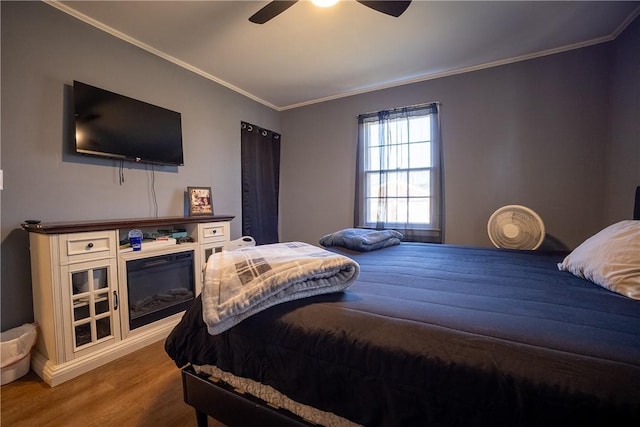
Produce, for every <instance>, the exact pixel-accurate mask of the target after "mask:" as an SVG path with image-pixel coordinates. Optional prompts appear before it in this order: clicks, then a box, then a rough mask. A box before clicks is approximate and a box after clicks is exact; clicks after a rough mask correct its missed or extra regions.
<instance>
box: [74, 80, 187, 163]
mask: <svg viewBox="0 0 640 427" xmlns="http://www.w3.org/2000/svg"><path fill="white" fill-rule="evenodd" d="M73 102H74V114H75V149H76V152H77V153H81V154H88V155H93V156H102V157H109V158H112V159H121V160H129V161H133V162H143V163H155V164H160V165H175V166H182V165H184V156H183V152H182V116H181V115H180V113H177V112H175V111H171V110H167V109H166V108H162V107H158V106H155V105H152V104H148V103H146V102H143V101H138V100H136V99H133V98H129V97H127V96H124V95H119V94H117V93H113V92H109V91H107V90H104V89H100V88H97V87H94V86H91V85H88V84H86V83H81V82H78V81H74V82H73Z"/></svg>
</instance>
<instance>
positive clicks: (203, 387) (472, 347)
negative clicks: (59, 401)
mask: <svg viewBox="0 0 640 427" xmlns="http://www.w3.org/2000/svg"><path fill="white" fill-rule="evenodd" d="M636 219H640V218H636ZM626 223H630V224H631V226H633V227H636V226H637V221H627V222H626ZM636 228H637V227H636ZM578 249H579V248H578ZM331 250H332V251H335V252H339V253H342V254H344V255H346V256H348V257H349V258H351V259H353V260H355V261H356V262H357V263H358V265H359V267H360V274H359V277H358V279H357V281H356V282H355V283H353V284H352V285H351V286H350V287H349V288H348V289H347V290H346V291H344V292H333V293H328V294H322V295H316V296H312V297H307V298H302V299H298V300H293V301H288V302H284V303H281V304H278V305H275V306H273V307H270V308H267V309H265V310H262V311H260V312H258V313H255V314H253V315H252V316H250V317H248V318H246V319H244V320H243V321H241V322H240V323H238V324H237V325H235V326H233V327H231V328H230V329H228V330H226V331H224V332H222V333H219V334H216V335H211V334H209V333H208V331H207V326H206V325H205V323H204V322H203V314H202V304H200V303H199V302H200V300H197V302H196V303H195V304H194V305H193V306H192V307H191V308H190V309H189V310H188V311H187V312H186V313H185V315H184V317H183V319H182V320H181V322H180V323H179V324H178V325H177V326H176V328H175V329H174V330H173V332H172V333H171V335H170V336H169V337H168V339H167V341H166V344H165V348H166V350H167V353H168V354H169V355H170V357H171V358H172V359H174V361H175V362H176V365H177V366H178V367H180V368H181V369H182V376H183V387H184V399H185V402H186V403H188V404H190V405H192V406H193V407H194V408H195V410H196V416H197V418H198V425H199V426H205V425H207V415H211V416H213V417H214V418H215V419H217V420H219V421H221V422H223V423H225V424H226V425H230V426H251V425H260V426H267V425H273V426H287V425H292V426H294V425H298V426H303V425H306V426H308V425H316V424H321V425H328V426H333V425H335V426H352V425H365V426H442V425H446V426H455V425H464V426H469V425H478V426H485V425H486V426H495V425H509V426H513V425H522V426H528V425H532V426H533V425H536V426H537V425H634V426H635V425H640V424H639V423H640V301H638V300H637V299H634V298H630V297H628V296H626V295H622V294H620V293H618V292H613V291H612V290H610V289H606V288H605V287H603V286H599V285H596V284H594V283H593V282H592V281H591V280H586V279H584V278H581V277H578V275H576V274H573V273H572V272H571V271H561V270H560V269H559V268H558V264H562V263H563V262H564V261H565V260H566V259H567V257H566V255H567V254H566V253H556V252H541V251H535V252H532V251H516V250H500V249H488V248H475V247H462V246H452V245H434V244H420V243H408V242H403V243H400V244H398V245H393V246H389V247H385V248H382V249H379V250H373V251H368V252H355V251H350V250H346V249H341V248H331ZM574 252H576V255H577V252H578V251H577V249H576V251H574ZM631 256H632V267H633V263H634V262H635V261H637V265H635V267H636V273H632V274H637V269H638V268H640V253H639V254H638V257H637V258H634V256H635V255H634V254H632V255H631ZM637 277H638V276H636V279H637ZM265 390H266V391H265ZM273 394H275V395H276V396H275V398H274V396H273ZM272 399H275V400H276V401H277V402H278V403H275V404H274V403H273V401H272Z"/></svg>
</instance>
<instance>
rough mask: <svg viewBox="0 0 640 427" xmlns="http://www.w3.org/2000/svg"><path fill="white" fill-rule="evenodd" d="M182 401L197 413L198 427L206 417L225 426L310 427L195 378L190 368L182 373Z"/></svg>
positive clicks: (204, 426) (262, 403) (222, 385)
mask: <svg viewBox="0 0 640 427" xmlns="http://www.w3.org/2000/svg"><path fill="white" fill-rule="evenodd" d="M182 390H183V392H184V401H185V402H186V403H187V404H189V405H191V406H193V407H194V408H195V410H196V419H197V420H198V427H207V425H208V424H207V423H208V416H211V417H213V418H214V419H216V420H217V421H220V422H222V423H224V424H226V425H228V426H243V427H251V426H261V427H310V426H314V425H315V424H310V423H308V422H306V421H305V420H303V419H302V418H300V417H298V416H297V415H295V414H293V413H292V412H289V411H287V410H284V409H279V408H275V407H273V406H270V405H269V404H267V403H266V402H265V401H263V400H261V399H258V398H257V397H254V396H251V395H250V394H243V393H239V392H238V391H236V390H234V389H233V387H231V386H230V385H228V384H226V383H224V382H220V383H216V382H213V381H211V380H210V379H208V377H207V376H203V375H198V374H197V373H196V372H195V371H194V369H193V367H191V366H187V367H185V368H183V369H182Z"/></svg>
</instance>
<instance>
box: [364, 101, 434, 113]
mask: <svg viewBox="0 0 640 427" xmlns="http://www.w3.org/2000/svg"><path fill="white" fill-rule="evenodd" d="M434 104H435V105H437V106H438V107H439V106H441V105H442V103H441V102H439V101H432V102H425V103H422V104H413V105H407V106H405V107H395V108H386V109H383V110H378V111H369V112H368V113H360V114H358V116H364V115H367V114H376V113H379V112H380V111H389V112H393V111H398V110H402V109H403V108H415V107H426V106H428V105H434Z"/></svg>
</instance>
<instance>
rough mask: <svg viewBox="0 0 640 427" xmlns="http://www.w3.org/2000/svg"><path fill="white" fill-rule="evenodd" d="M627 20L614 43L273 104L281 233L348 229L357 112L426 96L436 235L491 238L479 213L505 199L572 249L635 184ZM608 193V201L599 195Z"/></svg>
mask: <svg viewBox="0 0 640 427" xmlns="http://www.w3.org/2000/svg"><path fill="white" fill-rule="evenodd" d="M639 23H640V20H638V19H636V22H635V25H634V26H632V27H629V28H628V30H627V32H628V33H632V34H633V35H630V34H629V35H628V34H625V37H624V40H625V41H624V42H621V43H620V45H616V43H615V42H614V43H606V44H600V45H596V46H591V47H588V48H583V49H579V50H574V51H570V52H565V53H561V54H556V55H552V56H547V57H543V58H538V59H533V60H529V61H524V62H519V63H514V64H510V65H504V66H500V67H496V68H490V69H486V70H482V71H476V72H472V73H467V74H461V75H457V76H451V77H446V78H441V79H436V80H430V81H424V82H419V83H414V84H410V85H405V86H401V87H397V88H391V89H387V90H381V91H377V92H372V93H366V94H361V95H356V96H352V97H349V98H343V99H339V100H334V101H329V102H324V103H321V104H316V105H310V106H307V107H303V108H298V109H294V110H289V111H285V112H283V114H282V132H283V135H284V137H283V142H282V143H283V149H282V172H281V176H282V184H281V206H282V214H281V218H280V221H281V226H282V236H281V237H282V239H284V240H302V241H307V242H310V243H317V242H318V239H319V238H320V237H321V236H323V235H324V234H326V233H329V232H332V231H335V230H337V229H340V228H344V227H350V226H352V224H353V198H354V188H353V187H354V184H353V183H354V179H355V178H354V177H355V151H356V139H357V123H356V117H357V115H358V114H360V113H365V112H370V111H377V110H380V109H384V108H391V107H400V106H406V105H412V104H417V103H423V102H429V101H440V102H441V103H442V115H441V118H442V133H443V144H444V173H445V179H444V182H445V210H446V215H445V218H446V226H445V241H446V243H452V244H465V245H479V246H491V243H490V241H489V238H488V236H487V232H486V223H487V220H488V218H489V216H490V215H491V213H492V212H493V211H494V210H495V209H497V208H499V207H500V206H503V205H506V204H523V205H526V206H529V207H531V208H532V209H534V210H535V211H536V212H538V213H539V214H540V216H541V217H542V219H543V220H544V222H545V225H546V228H547V232H548V234H549V235H550V238H549V241H548V242H545V244H546V245H551V247H557V246H556V245H553V244H552V243H554V241H556V240H559V241H560V243H562V244H563V245H565V246H567V247H568V248H573V247H575V246H577V245H578V244H579V243H581V242H582V241H583V240H584V239H585V238H587V237H588V236H590V235H592V234H593V233H594V232H596V231H598V230H600V229H601V228H603V227H604V226H605V225H608V224H609V223H611V222H614V221H617V220H620V219H625V218H630V216H631V209H632V197H633V189H634V188H635V186H636V185H638V184H640V176H639V174H640V167H639V165H640V162H639V161H638V135H639V134H638V128H637V123H634V124H633V125H632V124H631V121H632V117H635V118H636V119H637V117H638V113H639V111H640V108H639V106H638V96H637V91H638V85H639V81H638V78H637V77H638V67H637V63H638V56H637V52H638V47H639V44H638V37H637V34H638V24H639ZM630 39H632V40H630ZM622 43H624V46H622ZM612 56H613V57H614V58H613V59H614V60H612ZM630 57H634V58H635V59H633V60H632V59H630ZM632 62H633V64H635V65H632V64H631V63H632ZM614 65H615V67H614ZM633 67H635V68H633ZM614 68H616V69H617V72H616V73H613V72H612V69H614ZM634 73H635V74H634ZM612 87H616V88H618V92H620V93H619V94H617V95H615V96H614V98H616V99H614V100H613V101H614V102H617V101H618V100H620V99H622V98H632V99H626V101H625V102H624V103H619V105H617V106H616V107H615V108H611V107H610V98H611V92H612ZM634 93H635V94H636V95H635V98H634V95H633V94H634ZM618 122H621V123H622V125H619V123H618ZM610 126H615V129H614V130H611V129H610ZM612 136H613V138H612ZM607 158H609V159H610V160H609V162H608V163H607V161H606V160H605V159H607ZM612 189H616V190H617V191H619V197H617V198H615V199H614V198H612V197H607V193H608V192H611V191H612ZM605 205H608V206H606V207H605ZM548 247H549V246H548Z"/></svg>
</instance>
